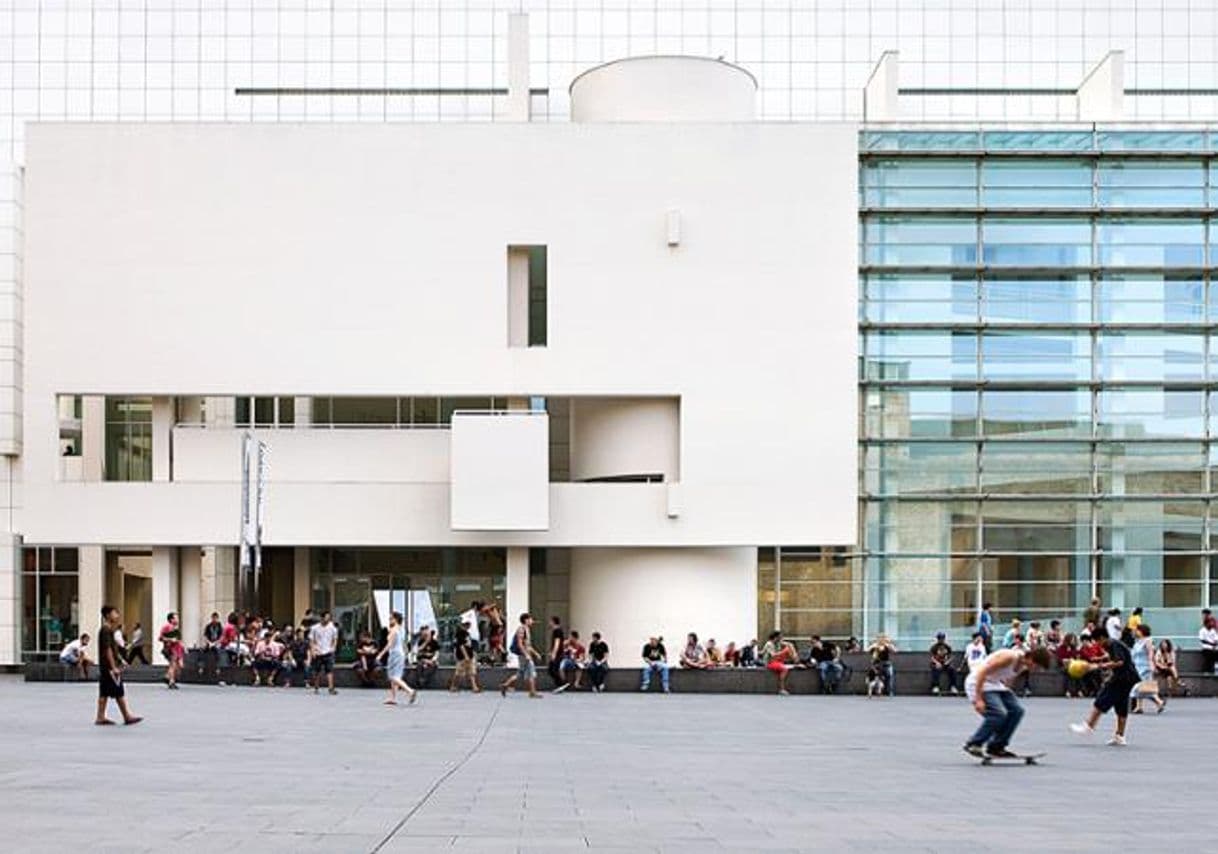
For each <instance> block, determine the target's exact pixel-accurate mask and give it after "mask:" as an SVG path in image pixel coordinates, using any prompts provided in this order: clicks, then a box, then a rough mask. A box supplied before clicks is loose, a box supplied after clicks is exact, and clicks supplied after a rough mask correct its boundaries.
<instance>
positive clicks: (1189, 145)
mask: <svg viewBox="0 0 1218 854" xmlns="http://www.w3.org/2000/svg"><path fill="white" fill-rule="evenodd" d="M1096 139H1097V141H1098V143H1099V148H1100V151H1202V150H1204V149H1205V134H1204V133H1203V132H1201V131H1174V130H1169V131H1156V130H1138V131H1129V130H1120V131H1100V132H1099V133H1097V134H1096Z"/></svg>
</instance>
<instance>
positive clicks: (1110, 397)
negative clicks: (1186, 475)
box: [1097, 388, 1205, 439]
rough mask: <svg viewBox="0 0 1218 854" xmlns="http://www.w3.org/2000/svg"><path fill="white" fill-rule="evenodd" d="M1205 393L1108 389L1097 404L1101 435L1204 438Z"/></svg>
mask: <svg viewBox="0 0 1218 854" xmlns="http://www.w3.org/2000/svg"><path fill="white" fill-rule="evenodd" d="M1204 406H1205V393H1204V392H1202V391H1179V390H1165V389H1157V388H1149V389H1148V388H1127V389H1111V388H1106V389H1103V390H1101V391H1100V393H1099V399H1098V401H1097V408H1098V413H1099V414H1098V418H1099V424H1098V427H1097V430H1098V432H1099V435H1100V436H1103V437H1104V438H1107V439H1143V438H1171V437H1175V436H1181V437H1194V436H1195V437H1197V438H1201V437H1204V436H1205V413H1204Z"/></svg>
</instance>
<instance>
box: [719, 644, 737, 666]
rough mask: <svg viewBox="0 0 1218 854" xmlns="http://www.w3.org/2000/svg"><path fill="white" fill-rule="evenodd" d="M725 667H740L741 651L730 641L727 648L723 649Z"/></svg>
mask: <svg viewBox="0 0 1218 854" xmlns="http://www.w3.org/2000/svg"><path fill="white" fill-rule="evenodd" d="M723 666H724V667H739V666H740V650H739V649H737V648H736V642H735V641H728V644H727V646H726V647H724V648H723Z"/></svg>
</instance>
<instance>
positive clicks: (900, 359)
mask: <svg viewBox="0 0 1218 854" xmlns="http://www.w3.org/2000/svg"><path fill="white" fill-rule="evenodd" d="M866 347H867V351H866V352H867V357H866V358H867V363H866V378H867V379H873V380H879V379H888V380H898V379H900V380H943V379H973V378H975V377H976V376H977V351H976V347H977V336H976V335H974V334H972V333H966V332H947V331H942V332H940V331H934V332H922V331H916V332H910V331H891V332H871V333H868V334H867V341H866Z"/></svg>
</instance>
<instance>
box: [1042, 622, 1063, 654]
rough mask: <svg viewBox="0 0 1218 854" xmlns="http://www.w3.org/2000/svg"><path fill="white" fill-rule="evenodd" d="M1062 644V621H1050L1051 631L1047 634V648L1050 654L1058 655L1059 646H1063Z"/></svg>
mask: <svg viewBox="0 0 1218 854" xmlns="http://www.w3.org/2000/svg"><path fill="white" fill-rule="evenodd" d="M1061 643H1062V621H1061V620H1050V621H1049V631H1047V632H1045V646H1046V647H1048V649H1049V652H1053V653H1056V652H1057V648H1058V647H1059V646H1061Z"/></svg>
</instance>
